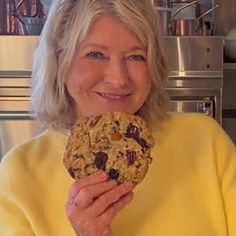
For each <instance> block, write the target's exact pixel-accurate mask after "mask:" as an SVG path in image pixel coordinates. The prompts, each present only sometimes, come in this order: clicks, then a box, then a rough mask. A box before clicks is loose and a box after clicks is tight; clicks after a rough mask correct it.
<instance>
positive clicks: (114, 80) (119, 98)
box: [66, 16, 151, 118]
mask: <svg viewBox="0 0 236 236" xmlns="http://www.w3.org/2000/svg"><path fill="white" fill-rule="evenodd" d="M66 86H67V89H68V92H69V94H70V95H71V96H72V98H73V99H74V101H75V105H76V114H77V118H79V117H84V116H87V115H89V114H99V113H104V112H107V111H109V112H111V111H124V112H128V113H131V114H133V113H135V112H136V111H138V110H139V108H140V107H141V106H142V105H143V103H144V102H145V100H146V98H147V96H148V94H149V91H150V88H151V79H150V75H149V69H148V66H147V49H146V48H145V47H144V46H143V45H142V43H141V42H140V41H139V39H138V38H137V36H136V35H135V34H134V33H132V32H131V31H129V30H128V29H127V28H126V27H125V26H124V25H123V24H122V23H120V22H119V21H116V20H114V19H113V18H112V17H109V16H100V17H99V18H97V19H96V20H95V22H94V23H93V24H92V25H91V27H90V30H89V32H88V34H87V35H86V37H85V38H84V39H83V41H82V42H81V43H80V44H79V47H78V48H77V49H76V51H75V54H74V57H73V59H72V62H71V65H70V68H69V70H68V72H67V75H66Z"/></svg>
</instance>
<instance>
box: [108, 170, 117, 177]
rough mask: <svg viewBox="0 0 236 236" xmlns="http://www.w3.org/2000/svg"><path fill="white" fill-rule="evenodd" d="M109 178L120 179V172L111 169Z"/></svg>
mask: <svg viewBox="0 0 236 236" xmlns="http://www.w3.org/2000/svg"><path fill="white" fill-rule="evenodd" d="M109 176H110V178H111V179H118V177H119V171H118V170H116V169H110V171H109Z"/></svg>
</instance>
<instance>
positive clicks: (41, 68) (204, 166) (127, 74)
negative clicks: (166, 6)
mask: <svg viewBox="0 0 236 236" xmlns="http://www.w3.org/2000/svg"><path fill="white" fill-rule="evenodd" d="M167 75H168V63H167V59H166V55H165V50H164V46H163V43H162V41H161V38H160V36H159V31H158V23H157V22H156V17H155V13H154V11H153V8H152V5H151V2H150V1H149V0H140V1H138V0H137V1H136V0H125V1H122V0H87V1H82V0H77V1H75V0H66V1H63V0H58V1H55V2H54V4H53V6H52V9H51V12H50V16H49V19H48V21H47V23H46V25H45V28H44V30H43V33H42V36H41V40H40V43H39V47H38V49H37V52H36V56H35V63H34V70H33V78H34V91H33V102H34V107H35V110H36V113H37V114H38V117H39V119H40V120H41V122H42V123H43V124H44V125H45V127H47V128H48V129H47V130H46V131H45V132H44V133H42V134H41V135H39V136H37V137H35V138H33V139H32V140H30V141H29V142H27V143H25V144H23V145H20V146H19V147H17V148H15V149H14V150H12V151H11V152H9V153H8V154H7V155H6V157H5V158H4V160H3V161H2V163H1V167H0V168H1V169H0V188H1V192H0V201H1V205H0V212H1V213H0V228H1V233H2V235H4V236H10V235H24V236H28V235H30V236H32V235H37V236H40V235H42V236H46V235H50V236H51V235H53V236H54V235H61V236H64V235H66V236H70V235H80V236H84V235H86V236H90V235H92V236H100V235H103V236H104V235H105V236H108V235H122V236H125V235H129V236H130V235H145V236H148V235H162V236H165V235H168V236H169V235H170V236H172V235H196V236H197V235H207V236H209V235H220V236H223V235H235V234H236V228H235V226H234V221H235V220H236V204H235V203H234V202H235V200H234V199H235V197H236V180H235V176H236V151H235V146H234V145H233V143H232V142H231V141H230V140H229V138H228V137H227V136H226V134H225V133H224V132H223V130H222V129H221V128H220V127H219V126H218V125H217V123H216V122H215V121H214V120H212V119H210V118H208V117H206V116H203V115H194V114H185V115H183V114H182V115H180V114H179V115H177V114H172V115H170V114H167V113H166V110H167V108H168V99H167V96H166V94H165V90H164V87H165V81H166V78H167ZM107 111H109V112H111V111H123V112H128V113H131V114H137V115H140V116H142V117H143V118H144V119H145V120H146V122H147V123H148V125H149V127H150V128H151V129H152V131H153V136H154V139H155V147H154V148H153V150H152V156H153V163H152V164H151V166H150V168H149V171H148V173H147V176H146V177H145V179H144V180H143V182H142V183H140V184H139V185H137V186H134V185H133V184H132V183H130V182H125V183H123V184H120V185H118V184H117V183H116V181H114V180H110V179H108V176H107V175H106V173H104V172H97V173H95V174H93V175H91V176H88V177H85V178H83V179H81V180H79V181H75V182H73V180H72V179H71V177H70V176H69V174H68V173H67V170H66V169H65V167H64V166H63V161H62V159H63V154H64V149H65V145H66V142H67V137H68V136H67V135H68V134H69V133H70V128H71V126H72V124H73V123H74V122H75V120H77V119H79V118H81V117H84V116H87V115H89V114H99V113H103V112H107ZM196 124H198V127H196ZM64 208H65V210H64Z"/></svg>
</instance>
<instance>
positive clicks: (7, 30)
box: [0, 0, 18, 35]
mask: <svg viewBox="0 0 236 236" xmlns="http://www.w3.org/2000/svg"><path fill="white" fill-rule="evenodd" d="M14 9H15V1H14V0H0V35H15V34H18V27H17V26H18V24H17V20H16V19H15V17H14V16H13V15H12V12H13V11H14Z"/></svg>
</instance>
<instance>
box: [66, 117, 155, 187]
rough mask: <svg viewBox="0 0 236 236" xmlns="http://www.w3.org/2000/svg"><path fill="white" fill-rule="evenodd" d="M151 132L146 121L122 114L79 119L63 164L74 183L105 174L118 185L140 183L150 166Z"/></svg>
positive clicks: (70, 138) (67, 146)
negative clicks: (84, 178) (125, 182)
mask: <svg viewBox="0 0 236 236" xmlns="http://www.w3.org/2000/svg"><path fill="white" fill-rule="evenodd" d="M152 147H153V139H152V135H151V132H150V131H149V129H148V128H147V126H146V124H145V122H144V120H143V119H142V118H141V117H139V116H136V115H130V114H127V113H123V112H109V113H104V114H101V115H92V116H88V117H86V118H83V119H79V120H78V121H77V122H76V123H75V124H74V126H73V128H72V132H71V135H70V137H69V139H68V142H67V145H66V150H65V156H64V164H65V166H66V168H67V170H68V171H69V173H70V175H71V176H72V177H73V178H74V179H80V178H82V177H85V176H88V175H90V174H93V173H95V172H97V171H98V170H100V169H101V170H104V171H106V172H107V174H108V175H109V176H110V178H112V179H116V180H117V181H118V183H122V182H124V181H126V180H127V181H132V182H133V183H139V182H141V181H142V180H143V178H144V177H145V175H146V173H147V171H148V165H149V164H150V163H151V160H152V158H151V156H150V149H151V148H152Z"/></svg>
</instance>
